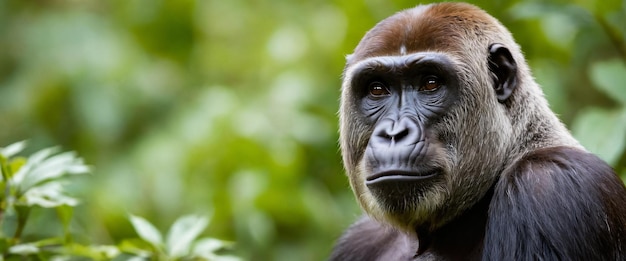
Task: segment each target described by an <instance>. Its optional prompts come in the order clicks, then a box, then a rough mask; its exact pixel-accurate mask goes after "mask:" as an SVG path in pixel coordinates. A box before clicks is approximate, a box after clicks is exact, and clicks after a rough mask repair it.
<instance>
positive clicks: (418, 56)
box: [330, 3, 626, 261]
mask: <svg viewBox="0 0 626 261" xmlns="http://www.w3.org/2000/svg"><path fill="white" fill-rule="evenodd" d="M340 107H341V108H340V112H339V117H340V146H341V152H342V157H343V163H344V166H345V169H346V173H347V176H348V178H349V181H350V186H351V188H352V190H353V191H354V194H355V196H356V198H357V200H358V202H359V204H360V206H361V208H362V209H363V210H364V212H365V213H366V214H367V215H366V216H364V217H362V218H361V219H360V220H358V221H357V222H356V223H354V224H353V225H352V226H351V227H350V228H349V229H347V231H346V232H345V233H344V234H343V236H342V237H341V238H340V239H339V240H338V242H337V243H336V246H335V248H334V250H333V252H332V253H331V256H330V260H359V261H363V260H626V188H625V187H624V183H623V182H622V181H621V180H620V179H619V178H618V176H617V175H616V174H615V172H614V171H613V170H612V169H611V167H610V166H608V165H607V164H606V163H604V162H603V161H602V160H600V159H599V158H598V157H596V156H594V155H593V154H591V153H589V152H588V151H586V150H585V149H584V148H583V147H582V146H581V145H580V144H579V143H578V141H576V140H575V139H574V138H573V137H572V135H571V134H570V133H569V132H568V130H567V129H566V128H565V126H564V125H563V124H562V123H561V122H560V120H559V119H558V118H557V117H556V115H555V114H554V113H553V112H552V111H551V110H550V108H549V106H548V104H547V102H546V100H545V98H544V96H543V93H542V90H541V88H540V87H539V85H538V84H537V83H536V82H535V81H534V79H533V77H532V75H531V72H530V70H529V68H528V65H527V63H526V61H525V59H524V56H523V55H522V52H521V50H520V47H519V46H518V45H517V43H516V42H515V41H514V40H513V37H512V36H511V33H510V32H509V31H508V30H507V29H506V28H505V27H504V26H503V25H502V24H501V23H500V22H499V21H498V20H496V19H495V18H493V17H491V16H490V15H489V14H487V13H486V12H484V11H483V10H481V9H479V8H477V7H475V6H473V5H470V4H464V3H440V4H431V5H420V6H417V7H415V8H413V9H408V10H404V11H401V12H399V13H397V14H395V15H393V16H391V17H389V18H387V19H385V20H383V21H381V22H380V23H378V24H377V25H376V26H375V27H374V28H373V29H371V30H370V31H369V32H367V33H366V35H365V36H364V37H363V39H362V40H361V41H360V43H359V44H358V46H357V47H356V49H355V50H354V53H353V54H351V55H349V56H348V57H347V62H346V66H345V69H344V73H343V84H342V90H341V106H340Z"/></svg>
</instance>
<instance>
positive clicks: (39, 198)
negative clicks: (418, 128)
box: [18, 182, 78, 208]
mask: <svg viewBox="0 0 626 261" xmlns="http://www.w3.org/2000/svg"><path fill="white" fill-rule="evenodd" d="M18 204H24V205H27V206H33V205H38V206H40V207H43V208H55V207H59V206H62V205H68V206H76V205H78V200H77V199H75V198H72V197H70V196H67V195H65V194H64V190H63V184H62V183H61V182H48V183H45V184H43V185H41V186H37V187H34V188H31V189H29V190H28V191H27V192H26V193H25V194H24V195H22V197H20V199H19V201H18Z"/></svg>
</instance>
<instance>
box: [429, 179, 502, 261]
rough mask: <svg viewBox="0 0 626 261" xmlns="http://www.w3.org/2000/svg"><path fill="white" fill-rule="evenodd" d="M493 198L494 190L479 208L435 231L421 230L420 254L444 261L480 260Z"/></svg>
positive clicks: (479, 204)
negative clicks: (488, 213) (426, 254)
mask: <svg viewBox="0 0 626 261" xmlns="http://www.w3.org/2000/svg"><path fill="white" fill-rule="evenodd" d="M492 196H493V187H492V188H491V189H490V190H489V191H488V192H487V194H486V195H485V196H484V197H483V198H482V199H481V200H480V201H479V202H478V203H477V204H476V205H474V206H473V207H472V208H470V209H468V210H467V211H465V212H464V213H463V214H461V215H460V216H458V217H457V218H455V219H454V220H452V221H451V222H449V223H448V224H446V225H444V226H443V227H441V228H439V229H437V230H435V231H432V232H426V231H425V230H422V229H420V228H418V229H417V238H418V241H419V247H418V251H417V254H418V255H420V254H423V253H428V254H430V255H432V256H435V257H437V258H438V259H443V260H478V259H480V256H481V254H482V253H481V250H482V246H483V238H484V236H485V228H486V224H487V212H488V210H489V203H490V202H491V198H492Z"/></svg>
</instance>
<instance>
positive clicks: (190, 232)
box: [120, 215, 240, 261]
mask: <svg viewBox="0 0 626 261" xmlns="http://www.w3.org/2000/svg"><path fill="white" fill-rule="evenodd" d="M130 221H131V223H132V225H133V227H134V228H135V230H136V231H137V234H138V235H139V237H140V239H141V241H137V240H125V241H123V242H122V244H121V245H120V249H121V250H122V251H124V252H127V253H133V254H134V255H135V257H136V258H150V260H211V261H237V260H240V259H239V258H237V257H234V256H229V255H218V254H216V252H217V251H219V250H221V249H225V248H229V247H231V246H232V243H230V242H226V241H221V240H218V239H214V238H200V239H198V236H199V235H200V233H201V232H202V231H203V230H204V229H205V228H206V226H207V225H208V223H209V221H208V219H207V218H206V217H202V216H196V215H188V216H183V217H180V218H179V219H178V220H176V221H175V222H174V224H173V225H172V227H171V228H170V229H169V231H168V233H167V236H166V237H165V240H163V235H162V234H161V232H159V230H158V229H156V228H155V227H154V225H152V224H151V223H150V222H149V221H147V220H146V219H144V218H142V217H139V216H134V215H131V216H130Z"/></svg>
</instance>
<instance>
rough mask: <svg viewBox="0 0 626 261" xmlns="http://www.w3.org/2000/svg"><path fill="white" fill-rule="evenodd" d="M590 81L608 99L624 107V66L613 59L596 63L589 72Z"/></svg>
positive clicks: (620, 61)
mask: <svg viewBox="0 0 626 261" xmlns="http://www.w3.org/2000/svg"><path fill="white" fill-rule="evenodd" d="M589 74H590V76H591V81H592V82H593V84H594V85H595V86H596V87H598V89H600V90H602V91H604V93H606V94H607V95H608V96H609V97H611V98H613V99H615V100H616V101H619V102H620V103H621V104H623V105H626V65H625V64H624V61H622V60H618V59H613V60H608V61H602V62H596V63H594V64H592V65H591V68H590V70H589Z"/></svg>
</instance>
